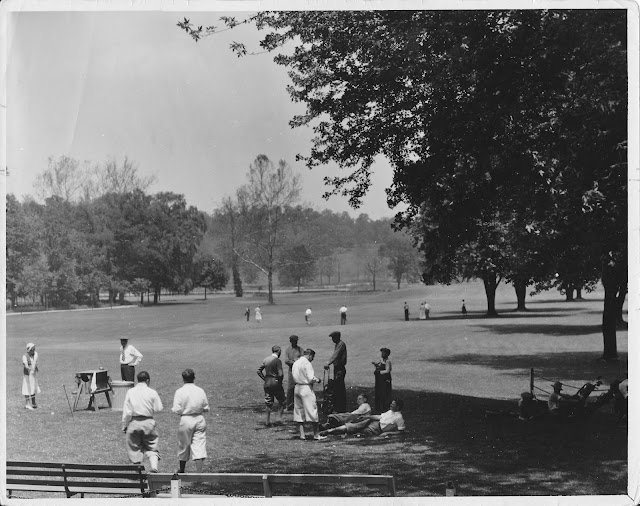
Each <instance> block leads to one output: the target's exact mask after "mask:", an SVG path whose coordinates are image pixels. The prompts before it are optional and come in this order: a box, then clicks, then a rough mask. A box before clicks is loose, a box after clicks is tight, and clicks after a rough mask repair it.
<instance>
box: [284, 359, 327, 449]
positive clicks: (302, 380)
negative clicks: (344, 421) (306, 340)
mask: <svg viewBox="0 0 640 506" xmlns="http://www.w3.org/2000/svg"><path fill="white" fill-rule="evenodd" d="M315 356H316V352H315V351H313V350H312V349H311V348H308V349H306V350H304V355H303V356H302V357H300V358H299V359H298V360H296V361H295V363H294V364H293V370H292V374H293V379H294V381H295V382H296V388H295V396H294V406H293V420H294V421H295V422H297V423H298V427H299V430H300V439H303V440H304V439H306V438H307V436H306V434H305V433H304V422H305V421H307V422H311V424H312V425H313V439H314V440H316V441H321V440H323V439H326V438H327V437H326V436H320V434H319V431H318V424H319V422H320V419H319V418H318V404H317V402H316V394H315V393H314V392H313V384H314V383H320V380H319V379H318V378H316V376H315V373H314V372H313V366H312V365H311V362H313V359H314V358H315Z"/></svg>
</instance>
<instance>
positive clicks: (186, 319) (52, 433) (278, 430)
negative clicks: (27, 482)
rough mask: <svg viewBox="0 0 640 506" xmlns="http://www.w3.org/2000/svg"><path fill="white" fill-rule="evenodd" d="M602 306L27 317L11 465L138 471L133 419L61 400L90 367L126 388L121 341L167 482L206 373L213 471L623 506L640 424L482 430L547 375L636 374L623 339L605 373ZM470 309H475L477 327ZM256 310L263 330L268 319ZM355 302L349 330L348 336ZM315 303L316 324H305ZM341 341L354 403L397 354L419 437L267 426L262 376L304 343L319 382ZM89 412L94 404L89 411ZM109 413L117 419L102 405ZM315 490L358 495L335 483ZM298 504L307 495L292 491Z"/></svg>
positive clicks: (187, 308) (168, 306)
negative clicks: (144, 394) (33, 383)
mask: <svg viewBox="0 0 640 506" xmlns="http://www.w3.org/2000/svg"><path fill="white" fill-rule="evenodd" d="M587 297H588V300H586V301H580V302H572V303H566V302H563V301H562V298H561V296H560V295H559V294H557V293H555V292H554V293H546V294H542V295H541V296H539V297H537V298H533V299H530V300H529V301H528V307H529V311H528V312H526V313H516V312H513V311H512V309H513V308H514V307H515V293H514V292H513V289H512V288H511V287H502V288H501V289H500V290H499V291H498V296H497V308H498V311H499V312H501V316H500V317H499V318H493V319H486V318H484V317H483V316H484V310H485V308H486V305H485V301H484V293H483V288H482V285H481V284H479V283H468V284H467V283H464V284H459V285H454V286H451V287H438V286H435V287H424V286H416V287H411V288H405V289H402V290H398V291H389V292H379V293H366V294H364V293H360V294H355V293H346V294H345V293H340V294H335V293H331V294H328V293H305V294H276V304H275V305H273V306H269V305H266V304H264V303H263V300H264V299H258V298H249V297H245V298H242V299H237V298H235V297H232V296H222V295H219V296H214V297H209V299H208V300H207V301H204V300H202V299H201V298H195V297H190V298H185V299H184V300H183V299H182V298H177V297H176V298H174V299H175V300H169V299H168V298H164V299H163V301H162V304H160V305H158V306H156V307H146V308H137V307H135V308H127V309H114V310H109V309H105V310H95V311H82V312H60V313H48V314H30V315H12V316H10V317H8V318H7V335H8V337H7V355H8V363H7V370H8V372H9V377H8V379H7V392H8V400H7V430H8V437H7V458H8V459H11V460H44V461H73V462H96V463H114V464H115V463H124V462H127V455H126V451H125V448H124V440H123V435H122V433H121V432H120V416H121V413H120V412H111V411H110V410H108V409H102V410H101V411H100V412H98V413H93V412H89V411H79V412H76V413H75V414H74V419H72V417H71V414H70V411H69V407H68V405H67V401H66V399H65V396H64V391H63V388H62V385H63V384H65V385H66V386H67V391H70V390H71V389H72V387H73V386H74V382H73V376H74V372H75V371H80V370H84V369H93V368H98V367H99V366H102V367H104V368H105V369H108V370H109V374H110V375H111V377H112V378H113V379H120V378H119V376H120V374H119V365H118V346H119V341H118V339H119V338H120V337H121V336H123V335H124V336H127V337H128V338H129V339H130V342H131V344H133V345H134V346H135V347H136V348H138V349H139V350H140V352H141V353H142V354H143V355H144V358H143V361H142V364H141V366H139V367H138V368H137V371H140V370H142V369H146V370H147V371H149V373H150V374H151V386H152V387H153V388H155V389H156V390H157V391H158V393H159V394H160V397H161V399H162V400H163V403H164V405H165V410H164V411H163V412H162V413H161V414H160V415H159V416H158V417H157V421H158V425H159V428H160V432H161V442H160V451H161V455H162V460H161V461H160V470H161V471H162V472H169V471H173V470H174V469H175V468H177V460H176V457H175V455H176V447H177V445H176V429H177V424H178V419H177V417H176V416H175V415H172V414H171V412H170V408H171V404H172V400H173V393H174V391H175V390H176V388H178V387H179V386H181V384H182V380H181V377H180V372H181V371H182V370H183V369H185V368H186V367H191V368H193V369H194V370H195V372H196V384H198V385H200V386H201V387H203V388H204V389H205V390H206V392H207V394H208V396H209V401H210V403H211V406H212V412H211V413H210V414H209V415H207V423H208V440H207V444H208V452H209V459H208V460H207V461H206V464H205V469H206V470H209V471H217V472H241V471H246V472H264V471H269V472H308V473H374V474H386V473H391V474H394V475H395V476H396V478H397V481H398V493H399V495H410V496H420V495H423V496H424V495H443V494H444V489H445V483H446V482H447V481H448V480H455V481H456V482H457V484H458V489H459V493H460V494H461V495H512V494H513V495H528V494H544V495H547V494H549V495H555V494H622V493H624V492H625V489H626V469H627V464H626V462H627V452H626V442H627V436H626V425H625V426H616V424H615V421H614V419H613V416H612V415H611V414H610V413H609V412H608V410H606V409H605V410H603V412H601V413H596V415H595V416H594V417H593V418H591V419H590V420H588V421H586V422H580V423H578V422H575V423H572V424H570V425H567V426H559V427H558V426H556V427H552V426H549V425H548V424H546V423H541V424H522V423H519V422H517V421H513V420H507V421H503V422H501V423H499V424H497V425H496V424H495V423H488V422H487V421H486V420H485V418H484V412H485V410H488V409H490V410H495V409H515V401H516V399H517V398H518V396H519V394H520V392H522V391H525V390H527V389H528V385H529V375H528V371H529V368H531V367H534V368H535V369H536V373H537V374H539V375H541V376H543V377H545V378H549V379H553V380H556V379H558V380H561V381H563V382H566V383H568V384H571V385H576V386H580V385H581V384H582V383H583V382H584V381H587V380H591V379H594V378H595V377H596V376H599V375H602V376H603V378H604V379H605V380H606V382H607V383H608V382H609V381H610V380H612V379H614V378H624V377H626V374H627V372H626V371H627V360H626V357H627V354H626V349H627V332H626V331H620V332H619V333H618V349H619V352H620V357H621V360H620V362H619V363H617V364H603V363H601V362H599V361H598V360H597V358H598V356H599V355H600V354H601V351H602V335H601V333H600V320H601V310H602V294H601V293H598V292H596V293H594V294H588V295H587ZM463 298H464V299H465V300H466V303H467V308H468V310H469V315H468V316H467V317H465V318H463V317H462V316H461V315H460V306H461V299H463ZM422 299H426V300H427V301H428V302H429V304H430V305H431V307H432V311H431V316H432V318H431V319H430V320H428V321H417V320H413V319H412V320H411V321H409V322H405V321H404V319H403V313H402V304H403V302H404V301H405V300H406V301H408V302H409V304H410V305H411V308H412V315H411V317H412V318H415V317H417V316H418V305H419V302H420V300H422ZM258 303H260V304H262V314H263V322H262V324H260V325H258V324H257V323H256V322H255V321H254V319H253V308H254V307H255V305H256V304H258ZM343 303H345V304H346V305H347V307H348V308H349V313H348V315H349V319H348V324H347V325H346V326H345V327H340V326H339V324H338V323H339V316H338V308H339V307H340V306H341V305H342V304H343ZM246 305H249V306H250V308H251V309H252V319H251V321H250V322H246V321H245V319H244V317H243V311H244V308H245V306H246ZM308 306H311V307H312V309H313V320H312V325H311V326H306V325H305V324H304V310H305V309H306V308H307V307H308ZM332 330H342V331H343V338H344V340H345V342H346V344H347V347H348V358H349V360H348V364H347V378H346V380H347V388H348V396H349V403H350V405H352V404H355V397H356V395H357V392H360V391H366V392H369V393H370V394H372V393H373V367H372V366H371V361H372V360H373V359H375V358H377V356H378V355H379V352H378V350H379V348H380V347H381V346H387V347H388V348H390V349H391V360H392V362H393V388H394V393H395V394H396V395H397V396H399V397H402V398H403V399H404V400H405V420H406V421H407V425H408V428H409V434H407V435H406V436H404V437H402V438H400V439H390V440H387V439H373V440H361V439H355V438H351V437H349V438H346V439H342V438H339V437H337V438H332V439H329V440H327V441H325V442H319V443H316V442H312V441H306V442H302V441H299V440H295V439H294V436H293V435H292V434H290V432H289V431H290V430H291V429H293V428H294V427H293V424H291V423H290V419H291V416H290V415H289V416H288V417H287V424H286V425H284V426H280V427H275V428H270V429H267V428H265V427H264V426H263V425H262V424H263V420H264V411H263V397H262V386H261V382H260V379H259V378H258V376H257V375H256V372H255V371H256V368H257V367H258V365H259V364H260V363H261V361H262V359H263V358H264V357H266V356H267V355H268V354H269V353H270V348H271V346H272V345H273V344H279V345H281V346H282V347H283V348H284V347H285V346H286V345H288V336H289V335H291V334H298V335H299V336H300V345H301V346H302V347H303V348H307V347H311V348H313V349H314V350H316V353H317V355H316V361H315V362H314V367H315V370H316V375H318V376H320V377H321V376H322V365H323V364H324V363H325V361H326V360H327V358H328V357H329V355H330V353H331V352H332V349H333V344H332V342H331V339H330V338H329V337H328V334H329V332H331V331H332ZM28 341H33V342H35V343H36V344H37V347H38V353H39V355H40V376H39V379H40V385H41V388H42V390H43V392H42V394H41V395H40V396H39V398H38V400H39V405H40V406H41V408H40V409H38V410H36V411H34V412H31V411H27V410H25V409H23V407H22V406H23V398H22V397H21V395H20V384H21V381H22V377H21V375H22V365H21V362H20V360H21V356H22V353H23V350H24V347H25V344H26V343H27V342H28ZM548 383H549V381H547V380H540V383H539V386H540V387H541V388H544V389H545V390H550V387H549V385H548ZM318 390H320V389H319V388H316V391H318ZM567 391H568V392H569V393H572V391H571V390H570V389H569V390H567ZM539 395H540V397H541V398H545V395H544V394H542V393H540V392H539ZM81 402H83V407H86V402H88V399H83V400H82V401H81ZM99 402H100V406H101V407H106V400H105V399H104V397H103V398H101V399H100V401H99ZM371 403H372V404H373V401H372V402H371ZM52 412H53V414H52ZM191 465H192V464H189V465H188V467H187V471H189V470H191V469H193V468H192V467H191ZM594 470H597V472H594ZM315 492H317V493H322V494H326V495H340V494H344V493H349V492H350V491H349V490H347V489H340V490H333V489H331V488H330V487H329V488H327V487H325V488H323V489H321V490H320V489H318V490H316V491H315ZM235 493H238V492H237V491H236V492H235ZM277 493H278V492H277V491H276V494H277ZM286 493H296V494H301V493H303V491H302V490H300V489H296V488H293V487H292V488H291V489H290V490H287V491H286ZM358 493H360V494H361V493H362V491H359V492H358ZM366 493H369V492H366ZM371 493H375V492H371Z"/></svg>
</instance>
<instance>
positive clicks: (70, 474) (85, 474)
mask: <svg viewBox="0 0 640 506" xmlns="http://www.w3.org/2000/svg"><path fill="white" fill-rule="evenodd" d="M66 475H67V478H92V479H120V480H132V481H138V482H139V481H140V480H141V479H142V480H144V479H145V477H146V474H140V475H138V474H127V473H120V472H117V473H105V472H104V471H103V472H96V473H92V472H90V471H67V472H66Z"/></svg>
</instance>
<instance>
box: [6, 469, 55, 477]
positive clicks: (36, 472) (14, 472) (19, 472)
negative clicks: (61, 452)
mask: <svg viewBox="0 0 640 506" xmlns="http://www.w3.org/2000/svg"><path fill="white" fill-rule="evenodd" d="M7 476H60V477H62V476H64V473H63V472H62V469H57V472H56V471H52V470H50V469H46V470H45V469H33V470H31V469H29V470H27V469H7Z"/></svg>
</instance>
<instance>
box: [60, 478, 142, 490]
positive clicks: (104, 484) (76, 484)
mask: <svg viewBox="0 0 640 506" xmlns="http://www.w3.org/2000/svg"><path fill="white" fill-rule="evenodd" d="M144 485H145V486H146V484H144ZM67 486H68V487H69V490H71V491H73V490H76V489H77V488H78V487H86V488H99V487H113V488H132V489H137V490H140V482H137V483H136V482H131V481H128V482H118V481H102V482H100V481H73V480H67Z"/></svg>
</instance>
